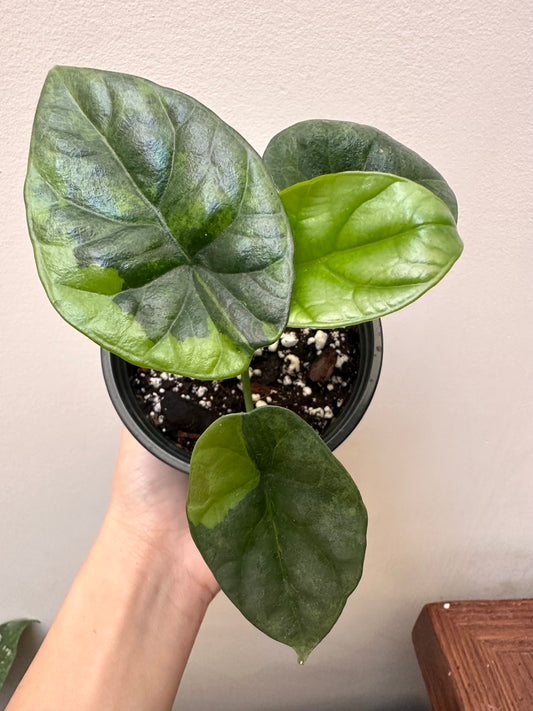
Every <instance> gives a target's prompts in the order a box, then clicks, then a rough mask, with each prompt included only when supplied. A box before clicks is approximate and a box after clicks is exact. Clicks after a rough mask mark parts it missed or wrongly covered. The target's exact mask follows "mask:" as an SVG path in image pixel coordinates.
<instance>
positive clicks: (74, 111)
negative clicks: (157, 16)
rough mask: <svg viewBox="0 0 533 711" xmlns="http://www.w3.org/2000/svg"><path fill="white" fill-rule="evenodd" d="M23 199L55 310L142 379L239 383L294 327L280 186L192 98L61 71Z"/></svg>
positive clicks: (47, 99)
mask: <svg viewBox="0 0 533 711" xmlns="http://www.w3.org/2000/svg"><path fill="white" fill-rule="evenodd" d="M25 199H26V205H27V215H28V224H29V229H30V234H31V237H32V241H33V246H34V250H35V259H36V262H37V266H38V270H39V275H40V277H41V280H42V282H43V284H44V286H45V289H46V291H47V293H48V296H49V298H50V300H51V301H52V303H53V305H54V306H55V308H56V309H57V310H58V311H59V313H60V314H61V315H62V316H63V317H64V318H65V319H66V320H67V321H69V322H70V323H71V324H72V325H73V326H75V327H76V328H78V329H79V330H80V331H82V332H83V333H85V334H86V335H88V336H89V337H90V338H92V339H93V340H95V341H96V342H97V343H99V344H100V345H102V346H104V347H105V348H107V349H108V350H110V351H112V352H114V353H116V354H118V355H120V356H122V357H123V358H125V359H127V360H129V361H131V362H133V363H136V364H138V365H144V366H148V367H153V368H157V369H159V370H168V371H173V372H179V373H181V374H183V375H190V376H192V377H198V378H224V377H229V376H232V375H235V374H237V373H239V372H241V371H242V370H243V369H244V367H245V366H246V365H247V363H248V362H249V360H250V358H251V355H252V354H253V352H254V350H255V349H256V348H258V347H260V346H262V345H265V344H268V343H271V342H273V341H274V340H276V338H277V337H278V336H279V334H280V333H281V331H282V330H283V327H284V326H285V323H286V317H287V312H288V307H289V301H290V290H291V282H292V243H291V239H290V230H289V227H288V224H287V220H286V217H285V214H284V212H283V209H282V206H281V202H280V200H279V196H278V195H277V192H276V189H275V187H274V184H273V183H272V180H271V178H270V176H269V175H268V173H267V171H266V169H265V168H264V166H263V164H262V161H261V159H260V158H259V156H257V155H256V153H255V152H254V151H253V149H252V148H251V147H250V146H249V145H248V144H247V143H246V142H245V141H244V139H243V138H241V136H239V135H238V134H237V133H236V132H235V131H234V130H233V129H231V128H230V127H229V126H227V125H226V124H225V123H224V122H223V121H221V120H220V119H219V118H218V117H217V116H216V115H215V114H213V113H212V112H211V111H209V110H208V109H207V108H205V107H204V106H202V105H201V104H200V103H198V102H197V101H195V100H194V99H192V98H191V97H189V96H186V95H184V94H181V93H179V92H177V91H173V90H171V89H166V88H163V87H160V86H158V85H156V84H153V83H152V82H149V81H147V80H145V79H141V78H139V77H134V76H129V75H125V74H117V73H113V72H103V71H97V70H94V69H77V68H71V67H56V68H54V69H53V70H52V71H51V72H50V73H49V75H48V77H47V79H46V82H45V84H44V87H43V90H42V94H41V98H40V100H39V105H38V108H37V112H36V116H35V122H34V127H33V134H32V141H31V148H30V159H29V166H28V175H27V179H26V185H25Z"/></svg>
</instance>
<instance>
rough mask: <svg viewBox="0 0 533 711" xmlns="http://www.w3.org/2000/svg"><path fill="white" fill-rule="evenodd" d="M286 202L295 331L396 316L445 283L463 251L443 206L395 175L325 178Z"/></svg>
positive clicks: (296, 189)
mask: <svg viewBox="0 0 533 711" xmlns="http://www.w3.org/2000/svg"><path fill="white" fill-rule="evenodd" d="M281 198H282V200H283V204H284V206H285V210H286V211H287V215H288V217H289V221H290V223H291V227H292V231H293V238H294V270H295V274H294V286H293V292H292V301H291V310H290V314H289V325H291V326H294V327H306V326H310V327H324V328H332V327H335V326H347V325H349V324H355V323H361V322H363V321H370V320H372V319H376V318H379V317H381V316H384V315H386V314H388V313H391V312H392V311H396V310H398V309H400V308H402V307H403V306H406V305H407V304H409V303H411V302H412V301H414V300H415V299H417V298H418V297H419V296H421V295H422V294H423V293H424V292H425V291H427V290H428V289H430V288H431V287H432V286H434V285H435V284H436V283H437V282H438V281H439V280H440V279H442V277H443V276H444V275H445V274H446V272H447V271H448V270H449V269H450V268H451V266H452V265H453V263H454V262H455V261H456V259H457V258H458V257H459V255H460V254H461V251H462V248H463V245H462V242H461V239H460V238H459V235H458V234H457V230H456V227H455V221H454V219H453V216H452V214H451V213H450V211H449V209H448V208H447V206H446V205H445V204H444V202H443V201H442V200H440V199H439V198H438V197H436V196H435V195H434V194H433V193H432V192H430V191H429V190H427V189H426V188H424V187H422V186H421V185H419V184H418V183H414V182H412V181H410V180H406V179H405V178H400V177H398V176H395V175H386V174H383V173H349V172H347V173H337V174H331V175H329V174H328V175H322V176H320V177H318V178H314V179H313V180H309V181H306V182H304V183H297V184H296V185H293V186H292V187H290V188H287V189H286V190H284V191H283V192H282V193H281Z"/></svg>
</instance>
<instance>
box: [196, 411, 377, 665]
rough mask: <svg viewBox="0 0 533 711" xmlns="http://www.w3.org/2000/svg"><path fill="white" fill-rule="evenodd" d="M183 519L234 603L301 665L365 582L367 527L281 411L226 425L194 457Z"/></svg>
mask: <svg viewBox="0 0 533 711" xmlns="http://www.w3.org/2000/svg"><path fill="white" fill-rule="evenodd" d="M187 514H188V517H189V523H190V528H191V533H192V536H193V538H194V540H195V542H196V544H197V546H198V548H199V550H200V552H201V553H202V555H203V557H204V558H205V560H206V562H207V564H208V565H209V567H210V568H211V570H212V571H213V573H214V575H215V577H216V578H217V580H218V582H219V583H220V586H221V588H222V589H223V590H224V592H225V593H226V595H227V596H228V597H229V598H230V600H232V602H233V603H234V604H235V605H236V606H237V607H238V608H239V610H240V611H241V612H242V613H243V614H244V615H245V617H247V618H248V619H249V620H250V621H251V622H252V623H253V624H254V625H255V626H256V627H258V628H259V629H260V630H262V631H263V632H265V633H266V634H267V635H269V636H270V637H273V638H274V639H276V640H279V641H280V642H284V643H285V644H288V645H289V646H291V647H292V648H293V649H294V650H295V651H296V653H297V654H298V656H299V658H300V659H301V660H305V659H306V657H307V656H308V654H309V653H310V652H311V650H312V649H313V648H314V647H315V646H316V645H317V644H318V643H319V642H320V641H321V640H322V638H323V637H324V636H325V635H326V634H327V633H328V632H329V631H330V629H331V627H332V626H333V624H334V623H335V621H336V620H337V618H338V617H339V615H340V613H341V611H342V609H343V607H344V605H345V603H346V599H347V598H348V596H349V595H350V593H351V592H352V591H353V590H354V589H355V587H356V585H357V583H358V582H359V579H360V577H361V573H362V567H363V559H364V553H365V545H366V538H365V536H366V525H367V516H366V510H365V507H364V505H363V502H362V500H361V497H360V494H359V492H358V490H357V487H356V486H355V484H354V482H353V480H352V479H351V477H350V476H349V474H348V472H347V471H346V470H345V469H344V467H343V466H342V465H341V464H340V463H339V462H338V461H337V460H336V459H335V457H334V456H333V455H332V454H331V452H330V450H329V449H328V447H327V446H326V445H325V444H324V442H323V441H322V440H321V439H320V437H319V436H318V435H317V434H316V432H314V430H313V429H312V428H311V427H310V426H309V425H308V424H307V423H305V422H304V421H303V420H301V419H300V418H299V417H298V416H297V415H295V414H294V413H293V412H291V411H290V410H285V409H282V408H279V407H268V406H267V407H262V408H260V409H257V410H254V411H252V412H249V413H244V414H236V415H226V416H225V417H222V418H220V419H219V420H217V421H216V422H215V423H214V424H212V425H211V426H210V427H209V429H207V430H206V431H205V432H204V434H203V435H202V436H201V437H200V439H199V440H198V442H197V444H196V447H195V449H194V452H193V455H192V458H191V473H190V487H189V499H188V503H187Z"/></svg>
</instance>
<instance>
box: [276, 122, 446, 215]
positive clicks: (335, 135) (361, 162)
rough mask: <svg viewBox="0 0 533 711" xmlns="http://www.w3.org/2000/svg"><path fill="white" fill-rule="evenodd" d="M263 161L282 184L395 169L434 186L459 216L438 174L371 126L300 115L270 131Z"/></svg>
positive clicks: (417, 157)
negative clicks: (286, 125)
mask: <svg viewBox="0 0 533 711" xmlns="http://www.w3.org/2000/svg"><path fill="white" fill-rule="evenodd" d="M264 161H265V163H266V165H267V167H268V169H269V170H270V172H271V174H272V176H273V178H274V182H275V183H276V184H277V186H278V188H279V189H280V190H284V189H285V188H288V187H289V186H290V185H294V184H295V183H300V182H302V181H304V180H310V179H311V178H315V177H317V176H318V175H325V174H326V173H342V172H344V171H369V172H375V173H392V174H393V175H399V176H401V177H403V178H408V179H409V180H414V181H415V183H420V185H424V186H425V187H426V188H428V189H429V190H431V191H432V192H434V193H435V195H437V196H438V197H440V198H441V200H444V202H445V203H446V204H447V205H448V207H449V208H450V211H451V213H452V215H453V217H454V219H455V221H457V201H456V199H455V195H454V194H453V192H452V190H451V188H450V186H449V185H448V183H447V182H446V181H445V180H444V178H443V177H442V175H441V174H440V173H438V172H437V171H436V170H435V168H433V167H432V166H431V165H430V164H429V163H428V162H427V161H425V160H424V159H423V158H421V157H420V156H419V155H418V154H417V153H415V152H414V151H412V150H411V149H410V148H407V147H406V146H403V145H402V144H401V143H398V141H395V140H394V139H393V138H391V137H390V136H387V134H386V133H382V132H381V131H378V130H377V129H376V128H372V127H371V126H362V125H360V124H357V123H351V122H349V121H324V120H311V121H302V122H301V123H297V124H295V125H294V126H290V127H289V128H287V129H285V130H284V131H281V132H280V133H278V134H277V135H276V136H274V138H273V139H272V140H271V141H270V143H269V144H268V146H267V149H266V151H265V155H264Z"/></svg>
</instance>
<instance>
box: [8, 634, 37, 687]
mask: <svg viewBox="0 0 533 711" xmlns="http://www.w3.org/2000/svg"><path fill="white" fill-rule="evenodd" d="M32 622H37V620H11V622H4V623H3V624H1V625H0V689H1V688H2V686H3V685H4V682H5V680H6V678H7V675H8V674H9V670H10V669H11V666H12V665H13V662H14V661H15V657H16V655H17V647H18V643H19V640H20V638H21V636H22V633H23V632H24V630H25V629H26V627H28V625H30V624H31V623H32Z"/></svg>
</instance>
